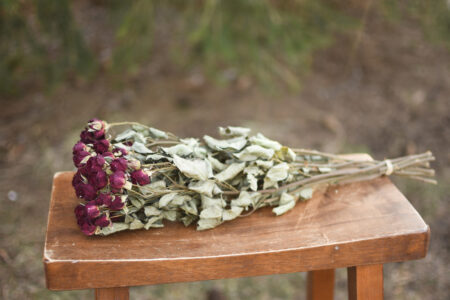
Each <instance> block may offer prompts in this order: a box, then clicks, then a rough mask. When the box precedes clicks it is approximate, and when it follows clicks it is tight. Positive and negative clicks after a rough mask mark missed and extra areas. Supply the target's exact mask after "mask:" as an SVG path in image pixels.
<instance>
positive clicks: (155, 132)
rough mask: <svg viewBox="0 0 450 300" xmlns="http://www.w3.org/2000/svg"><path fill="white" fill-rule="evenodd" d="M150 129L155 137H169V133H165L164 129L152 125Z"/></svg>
mask: <svg viewBox="0 0 450 300" xmlns="http://www.w3.org/2000/svg"><path fill="white" fill-rule="evenodd" d="M148 131H149V132H150V134H151V135H152V136H153V137H154V138H157V139H165V140H167V139H168V138H169V136H168V135H167V133H165V132H164V131H162V130H159V129H156V128H153V127H150V128H149V129H148Z"/></svg>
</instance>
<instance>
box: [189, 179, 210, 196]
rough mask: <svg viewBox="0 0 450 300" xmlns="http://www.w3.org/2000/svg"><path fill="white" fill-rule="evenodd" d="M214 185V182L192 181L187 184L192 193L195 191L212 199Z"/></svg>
mask: <svg viewBox="0 0 450 300" xmlns="http://www.w3.org/2000/svg"><path fill="white" fill-rule="evenodd" d="M215 185H216V183H215V182H214V180H201V181H192V182H191V183H190V184H189V189H190V190H192V191H195V192H197V193H199V194H203V195H206V196H208V197H212V196H213V190H214V186H215Z"/></svg>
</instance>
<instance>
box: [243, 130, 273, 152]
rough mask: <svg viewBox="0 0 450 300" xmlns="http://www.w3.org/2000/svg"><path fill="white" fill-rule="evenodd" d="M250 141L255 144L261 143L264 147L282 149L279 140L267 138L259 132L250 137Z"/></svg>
mask: <svg viewBox="0 0 450 300" xmlns="http://www.w3.org/2000/svg"><path fill="white" fill-rule="evenodd" d="M249 141H250V143H252V144H254V145H259V146H262V147H264V148H268V149H273V150H280V149H281V144H280V143H278V142H277V141H273V140H270V139H268V138H266V137H265V136H264V135H263V134H261V133H258V134H256V135H255V136H252V137H250V138H249Z"/></svg>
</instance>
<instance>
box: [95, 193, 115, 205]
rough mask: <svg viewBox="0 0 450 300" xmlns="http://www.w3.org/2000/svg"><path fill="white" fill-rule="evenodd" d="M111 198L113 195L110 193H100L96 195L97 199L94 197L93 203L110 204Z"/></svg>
mask: <svg viewBox="0 0 450 300" xmlns="http://www.w3.org/2000/svg"><path fill="white" fill-rule="evenodd" d="M112 200H113V197H112V196H111V194H106V193H100V194H99V195H98V196H97V199H95V203H96V204H97V205H106V206H109V205H111V202H112Z"/></svg>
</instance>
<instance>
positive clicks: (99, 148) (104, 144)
mask: <svg viewBox="0 0 450 300" xmlns="http://www.w3.org/2000/svg"><path fill="white" fill-rule="evenodd" d="M108 149H109V141H108V140H105V139H103V140H99V141H96V142H95V143H94V150H95V152H97V153H100V154H101V153H104V152H107V151H108Z"/></svg>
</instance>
